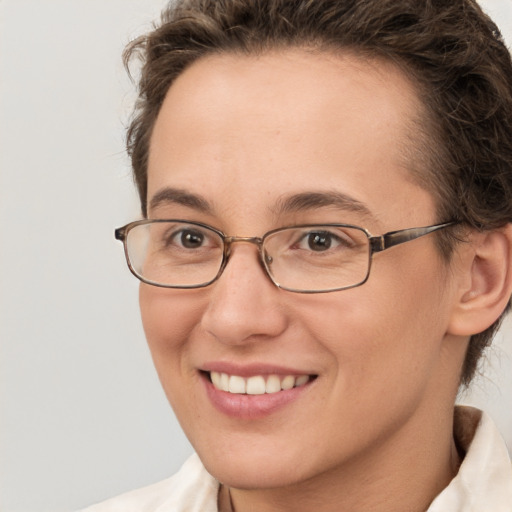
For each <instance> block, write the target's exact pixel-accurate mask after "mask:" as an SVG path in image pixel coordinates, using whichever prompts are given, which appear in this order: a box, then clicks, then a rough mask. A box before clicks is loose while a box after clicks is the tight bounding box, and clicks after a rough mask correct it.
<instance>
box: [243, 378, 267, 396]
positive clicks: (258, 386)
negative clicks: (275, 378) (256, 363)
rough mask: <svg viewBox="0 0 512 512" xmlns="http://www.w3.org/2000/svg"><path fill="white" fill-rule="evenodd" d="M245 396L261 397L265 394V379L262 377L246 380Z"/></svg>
mask: <svg viewBox="0 0 512 512" xmlns="http://www.w3.org/2000/svg"><path fill="white" fill-rule="evenodd" d="M246 389H247V394H248V395H263V394H265V379H264V378H263V377H260V376H258V377H249V378H248V379H247V387H246Z"/></svg>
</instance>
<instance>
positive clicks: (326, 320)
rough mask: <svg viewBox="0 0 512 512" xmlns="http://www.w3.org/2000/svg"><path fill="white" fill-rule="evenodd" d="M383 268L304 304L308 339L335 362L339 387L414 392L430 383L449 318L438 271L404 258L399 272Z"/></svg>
mask: <svg viewBox="0 0 512 512" xmlns="http://www.w3.org/2000/svg"><path fill="white" fill-rule="evenodd" d="M395 263H396V262H395ZM417 263H421V262H417ZM376 267H377V266H376ZM382 267H383V265H381V268H375V269H374V271H375V270H377V271H375V272H374V273H373V274H372V275H371V276H370V279H369V281H368V282H367V283H365V284H364V285H363V286H361V287H358V288H354V289H351V290H345V291H342V292H339V295H337V296H336V295H333V296H332V297H329V296H328V295H324V296H320V295H319V296H317V297H315V301H310V302H309V303H308V304H305V303H304V304H303V305H302V308H301V309H302V316H303V318H306V319H307V320H306V323H307V325H308V330H309V331H310V336H311V338H313V339H317V340H321V343H322V345H323V348H324V350H327V351H328V352H329V353H330V354H331V360H332V361H333V362H334V363H335V365H336V373H337V376H338V383H337V385H338V386H340V387H341V388H342V389H340V392H341V391H343V392H346V393H348V394H357V395H359V396H361V395H360V394H361V393H362V392H363V391H365V392H366V393H367V396H371V395H376V396H377V395H380V396H381V395H382V392H383V389H385V388H386V390H387V391H389V392H392V393H395V394H397V395H403V394H406V393H407V392H408V390H409V391H411V392H413V389H411V387H418V386H419V387H421V386H425V385H428V380H429V379H430V378H431V374H432V373H433V369H434V367H435V365H436V363H438V362H439V358H440V356H441V348H442V341H443V338H444V335H445V332H446V324H447V322H448V317H447V313H446V311H447V307H446V306H447V304H446V300H445V297H444V295H443V293H442V292H441V288H440V286H439V282H440V280H441V276H439V277H438V276H435V273H434V274H433V272H432V270H433V269H432V264H430V266H429V265H424V266H422V265H421V264H417V265H414V267H413V266H409V271H408V267H407V265H406V264H405V262H404V265H403V266H402V272H400V273H397V271H396V268H395V269H394V272H391V270H392V269H383V268H382ZM423 269H428V271H427V270H423ZM385 270H389V272H385ZM391 276H393V277H391ZM306 299H307V297H306ZM333 299H335V300H333Z"/></svg>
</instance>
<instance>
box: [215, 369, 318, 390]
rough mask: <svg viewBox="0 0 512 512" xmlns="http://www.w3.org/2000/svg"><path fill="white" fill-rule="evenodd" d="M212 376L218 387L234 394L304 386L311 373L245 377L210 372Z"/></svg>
mask: <svg viewBox="0 0 512 512" xmlns="http://www.w3.org/2000/svg"><path fill="white" fill-rule="evenodd" d="M210 378H211V380H212V383H213V385H214V387H215V388H216V389H219V390H221V391H226V392H228V393H234V394H239V395H242V394H247V395H263V394H265V393H269V394H270V393H278V392H279V391H285V390H287V389H292V388H294V387H299V386H304V384H307V383H308V382H309V375H300V376H298V377H296V376H294V375H286V376H285V377H282V378H280V377H279V376H277V375H269V376H267V377H264V376H262V375H255V376H254V377H249V378H248V379H244V378H243V377H239V376H238V375H228V374H227V373H220V372H210Z"/></svg>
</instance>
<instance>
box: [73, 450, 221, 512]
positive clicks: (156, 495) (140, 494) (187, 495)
mask: <svg viewBox="0 0 512 512" xmlns="http://www.w3.org/2000/svg"><path fill="white" fill-rule="evenodd" d="M218 489H219V483H218V482H217V481H216V480H215V479H214V478H213V477H212V476H211V475H210V474H209V473H208V472H207V471H206V469H205V468H204V466H203V464H202V463H201V461H200V460H199V457H198V456H197V455H196V454H194V455H192V456H191V457H190V458H189V459H188V460H187V461H186V462H185V464H183V466H182V467H181V469H180V470H179V471H178V473H176V474H175V475H174V476H172V477H170V478H168V479H166V480H162V481H161V482H158V483H156V484H152V485H149V486H147V487H143V488H141V489H137V490H134V491H130V492H127V493H125V494H121V495H120V496H117V497H115V498H111V499H109V500H107V501H104V502H102V503H98V504H97V505H93V506H91V507H88V508H86V509H84V510H82V511H81V512H165V511H172V512H185V511H186V512H216V511H217V494H218Z"/></svg>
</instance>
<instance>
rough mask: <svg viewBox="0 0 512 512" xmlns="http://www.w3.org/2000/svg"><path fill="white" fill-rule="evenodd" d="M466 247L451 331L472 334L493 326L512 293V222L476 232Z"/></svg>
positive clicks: (463, 250) (460, 269) (451, 332)
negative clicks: (490, 229)
mask: <svg viewBox="0 0 512 512" xmlns="http://www.w3.org/2000/svg"><path fill="white" fill-rule="evenodd" d="M469 238H470V241H469V243H468V245H467V246H465V247H462V248H461V251H462V252H463V253H464V254H462V255H461V267H460V268H458V270H457V272H458V273H459V272H460V275H459V276H458V277H459V281H458V282H459V288H458V291H457V295H456V302H455V304H454V309H453V311H452V316H451V319H450V326H449V329H448V332H449V333H450V334H454V335H459V336H471V335H473V334H477V333H479V332H482V331H484V330H485V329H487V328H488V327H489V326H491V325H492V324H493V323H494V322H495V321H496V320H497V319H498V318H499V316H500V315H501V314H502V313H503V311H504V309H505V308H506V306H507V303H508V301H509V299H510V295H511V294H512V224H507V225H506V226H505V227H503V228H500V229H496V230H492V231H485V232H482V233H477V232H475V233H473V234H471V235H470V237H469Z"/></svg>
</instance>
